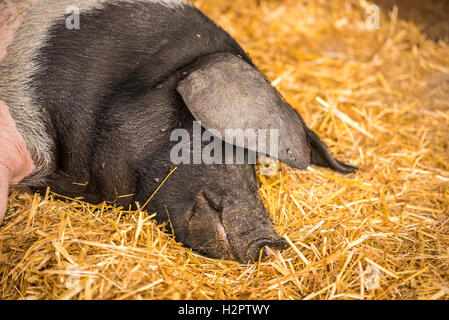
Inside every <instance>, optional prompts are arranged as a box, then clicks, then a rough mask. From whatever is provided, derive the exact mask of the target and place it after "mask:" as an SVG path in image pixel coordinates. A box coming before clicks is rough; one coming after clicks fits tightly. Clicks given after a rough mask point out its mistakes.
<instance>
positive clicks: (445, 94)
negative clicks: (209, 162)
mask: <svg viewBox="0 0 449 320" xmlns="http://www.w3.org/2000/svg"><path fill="white" fill-rule="evenodd" d="M193 2H194V4H195V5H197V6H198V7H199V8H201V9H202V10H203V11H204V12H205V13H206V14H207V15H209V16H210V17H211V18H212V19H214V20H215V21H216V22H217V23H218V24H219V25H221V26H222V27H223V28H225V29H226V30H227V31H228V32H230V33H231V35H232V36H234V37H235V38H236V39H237V40H238V41H239V42H240V43H241V44H242V46H243V47H244V48H245V50H247V51H248V52H249V54H250V55H251V57H252V58H253V59H254V61H255V62H256V64H257V65H258V66H259V68H260V69H261V70H262V71H263V72H265V73H266V75H267V77H268V78H269V79H270V80H271V81H273V84H274V85H275V86H276V87H277V88H278V89H279V90H280V92H281V93H282V94H283V95H284V96H285V98H286V100H287V101H288V102H290V103H291V104H292V105H293V106H294V107H295V108H296V109H297V110H298V111H299V112H300V113H301V115H302V116H303V117H304V119H305V121H306V123H307V124H308V125H309V126H310V127H311V128H312V129H314V130H315V131H316V132H317V133H318V134H319V135H320V136H321V137H322V138H323V140H324V141H325V142H326V143H327V144H328V146H329V147H330V149H331V151H332V152H333V154H335V155H336V156H337V157H338V158H339V159H341V160H345V161H347V162H349V163H351V164H353V165H356V166H358V167H359V168H360V170H358V171H357V172H356V173H354V174H351V175H348V176H344V175H341V174H338V173H335V172H333V171H331V170H328V169H323V168H318V167H311V168H309V169H307V170H302V171H301V170H296V169H292V168H290V167H288V166H286V165H281V166H280V168H279V170H278V172H277V173H276V175H274V176H260V190H261V191H260V192H261V197H262V198H263V200H264V202H265V204H266V206H267V208H268V209H269V211H270V214H271V216H272V219H273V221H274V224H275V228H276V230H277V231H278V232H279V233H280V234H281V235H282V236H284V237H285V238H286V239H287V240H288V242H289V243H290V246H291V248H289V249H287V250H285V251H283V252H281V253H280V254H277V255H275V256H274V257H271V258H269V259H267V260H263V261H261V262H259V263H255V264H250V265H239V264H237V263H235V262H229V261H217V260H213V259H208V258H205V257H202V256H200V255H198V254H196V253H194V252H192V251H190V250H189V249H186V248H184V247H183V246H182V245H181V244H179V243H177V242H175V241H174V240H173V237H172V235H171V234H169V233H167V232H166V231H165V230H166V227H165V226H164V225H156V223H155V222H154V220H153V219H152V217H154V214H155V213H154V212H153V211H151V201H150V202H149V204H148V206H147V208H146V209H148V212H147V211H145V212H140V211H138V212H135V213H128V212H125V211H120V208H114V207H110V206H107V205H105V204H103V205H99V206H93V205H89V204H87V203H84V202H82V201H74V200H67V201H62V200H60V199H59V200H58V199H56V197H55V195H54V194H52V193H51V192H49V193H48V194H47V195H46V196H44V197H43V196H39V195H33V194H29V193H19V192H18V191H14V192H12V193H11V195H10V200H9V210H8V212H7V216H6V222H5V223H3V224H2V225H1V226H0V298H2V299H448V298H449V268H448V265H449V214H448V213H449V187H448V184H449V150H448V148H449V146H448V143H449V142H448V141H449V46H448V43H447V42H443V41H439V42H435V41H431V40H429V39H427V37H426V36H425V35H423V34H422V33H421V32H420V29H419V27H417V26H416V25H415V24H414V23H413V22H407V21H404V20H400V19H398V18H397V17H398V11H397V9H394V10H393V11H392V12H390V15H389V16H387V14H386V13H384V12H381V16H380V24H379V27H380V28H379V29H374V30H371V29H369V28H368V27H367V24H366V19H367V13H366V8H367V6H369V5H371V3H370V2H367V1H363V0H361V1H356V0H350V1H343V0H339V1H324V0H322V1H321V0H315V1H294V0H282V1H281V0H279V1H276V0H259V1H256V0H235V1H227V0H214V1H206V0H204V1H201V0H197V1H193ZM154 196H155V197H157V193H156V194H155V195H154Z"/></svg>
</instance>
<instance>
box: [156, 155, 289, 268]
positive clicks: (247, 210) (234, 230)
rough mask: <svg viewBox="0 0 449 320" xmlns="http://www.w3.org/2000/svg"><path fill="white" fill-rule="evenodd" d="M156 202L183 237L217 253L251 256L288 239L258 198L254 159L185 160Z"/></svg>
mask: <svg viewBox="0 0 449 320" xmlns="http://www.w3.org/2000/svg"><path fill="white" fill-rule="evenodd" d="M166 169H167V170H165V172H168V171H169V168H166ZM155 170H156V169H155ZM149 174H150V175H152V176H154V175H155V174H154V173H149ZM159 181H160V180H159ZM150 183H151V182H150ZM154 187H155V185H154V184H153V186H152V189H154ZM151 206H152V209H155V210H156V211H157V212H158V218H159V219H160V220H161V221H165V220H169V221H170V226H171V227H172V228H173V231H174V234H175V237H176V239H177V240H178V241H180V242H182V243H184V245H186V246H187V247H189V248H192V249H194V250H195V251H197V252H199V253H201V254H204V255H206V256H209V257H212V258H219V259H228V260H237V261H239V262H242V263H246V262H252V261H255V260H257V259H258V257H259V254H260V249H262V248H264V247H265V246H269V247H270V248H271V249H283V248H284V247H285V244H286V243H285V240H284V239H283V238H281V237H280V236H279V235H278V234H277V233H276V232H275V231H274V229H273V225H272V223H271V220H270V216H269V214H268V212H267V211H266V209H265V207H264V205H263V203H262V201H261V200H260V198H259V191H258V186H257V178H256V175H255V170H254V166H253V165H250V164H209V165H206V164H198V165H195V164H187V165H186V164H180V165H178V168H177V170H175V171H174V172H173V174H172V175H171V176H170V178H169V179H167V181H166V182H165V184H164V185H163V189H161V191H160V193H159V194H157V195H156V197H155V198H154V200H153V201H152V204H151Z"/></svg>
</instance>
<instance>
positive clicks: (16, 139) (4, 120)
mask: <svg viewBox="0 0 449 320" xmlns="http://www.w3.org/2000/svg"><path fill="white" fill-rule="evenodd" d="M33 170H34V163H33V160H32V159H31V155H30V152H29V151H28V149H27V147H26V144H25V141H24V140H23V138H22V136H21V135H20V133H19V132H18V131H17V128H16V124H15V122H14V120H13V118H12V117H11V114H10V113H9V108H8V106H7V105H6V103H4V102H3V101H1V100H0V222H1V221H3V218H4V216H5V212H6V203H7V200H8V186H9V185H16V184H18V183H19V182H20V181H21V180H22V179H23V178H25V177H26V176H27V175H29V174H30V173H31V172H33Z"/></svg>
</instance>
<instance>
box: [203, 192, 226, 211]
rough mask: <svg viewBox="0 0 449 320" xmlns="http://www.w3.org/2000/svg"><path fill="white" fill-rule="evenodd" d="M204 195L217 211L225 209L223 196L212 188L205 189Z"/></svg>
mask: <svg viewBox="0 0 449 320" xmlns="http://www.w3.org/2000/svg"><path fill="white" fill-rule="evenodd" d="M203 195H204V199H206V201H207V203H208V204H209V206H210V207H212V208H213V209H215V210H217V211H221V210H223V205H222V196H220V195H219V194H217V193H215V192H214V191H211V190H204V191H203Z"/></svg>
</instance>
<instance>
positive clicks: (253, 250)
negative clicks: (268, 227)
mask: <svg viewBox="0 0 449 320" xmlns="http://www.w3.org/2000/svg"><path fill="white" fill-rule="evenodd" d="M267 247H268V248H267ZM287 247H288V243H287V241H285V240H284V239H283V238H278V239H259V240H256V241H254V242H253V243H251V245H250V246H249V248H248V256H249V257H252V258H253V260H257V259H259V254H260V250H262V249H263V252H262V258H265V257H270V256H273V255H274V253H275V251H277V250H283V249H285V248H287Z"/></svg>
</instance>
